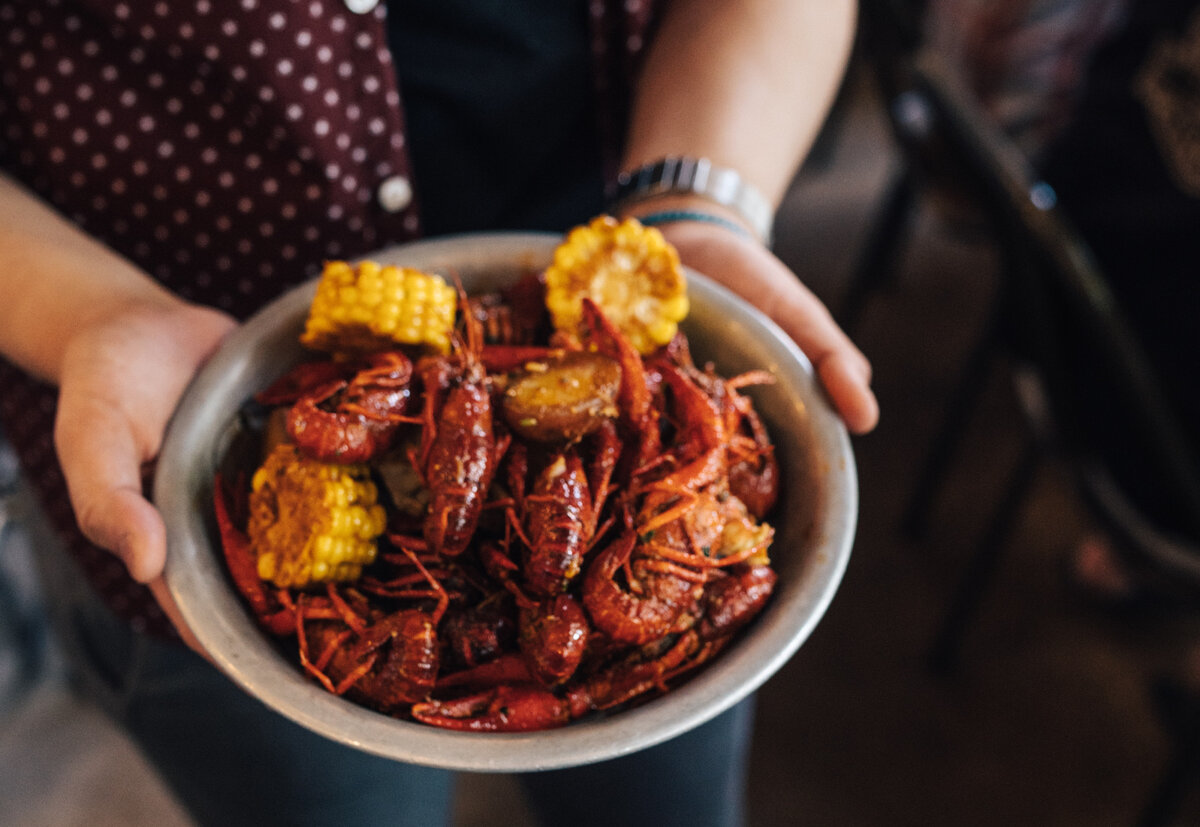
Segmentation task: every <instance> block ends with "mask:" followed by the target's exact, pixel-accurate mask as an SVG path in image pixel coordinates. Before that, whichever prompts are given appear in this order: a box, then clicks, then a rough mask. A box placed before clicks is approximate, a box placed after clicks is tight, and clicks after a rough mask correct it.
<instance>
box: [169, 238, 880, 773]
mask: <svg viewBox="0 0 1200 827" xmlns="http://www.w3.org/2000/svg"><path fill="white" fill-rule="evenodd" d="M561 240H562V236H561V235H559V234H555V233H530V232H492V233H470V234H461V235H455V236H445V237H440V238H435V239H425V240H421V241H416V242H412V243H408V244H400V245H394V246H390V247H386V248H383V249H381V250H379V251H376V252H374V253H369V254H367V255H364V256H358V257H355V259H354V260H364V259H370V260H375V261H380V262H385V263H395V264H404V265H407V266H412V267H418V268H426V269H432V270H439V269H443V268H446V267H449V268H451V269H453V268H454V267H456V266H461V264H456V262H460V263H461V261H463V260H464V259H465V258H467V257H470V256H476V257H482V258H484V259H495V260H497V261H499V262H508V263H509V264H510V266H511V264H512V263H514V262H518V261H526V260H527V261H528V262H529V266H544V264H545V263H546V262H548V261H549V255H550V253H551V252H552V250H553V247H554V246H555V245H557V244H558V243H560V242H561ZM498 266H499V265H498ZM518 266H519V265H518ZM687 277H688V279H689V295H690V297H691V300H692V304H693V307H697V306H701V307H709V308H714V309H716V308H719V309H720V313H721V315H722V316H728V318H730V319H731V320H733V322H731V323H736V324H740V325H742V326H743V328H744V326H746V325H749V326H750V327H752V328H754V332H755V333H756V334H759V335H760V336H761V337H762V339H761V341H755V343H754V344H755V346H756V347H761V348H763V349H764V350H766V351H768V352H769V353H770V354H772V357H773V361H774V362H775V364H773V365H772V366H771V368H772V369H774V370H776V371H780V370H783V371H785V372H786V374H787V376H788V378H789V381H790V383H792V384H791V385H789V387H790V388H792V389H793V390H794V389H796V388H799V389H801V390H803V391H804V392H805V398H804V399H803V401H802V402H801V403H797V404H800V406H801V407H802V408H803V410H797V411H794V412H792V411H789V415H790V414H791V413H795V414H796V415H797V416H803V417H806V418H807V419H808V421H810V422H811V423H812V430H811V433H810V434H809V438H811V439H813V440H815V443H814V444H813V445H811V446H810V448H811V450H813V451H815V452H817V453H818V458H819V460H820V461H821V462H822V463H823V464H824V467H823V469H822V480H823V481H824V490H823V491H822V496H823V497H825V498H827V500H828V502H827V504H826V507H825V508H824V509H823V510H822V515H821V519H819V520H818V521H817V524H815V525H812V526H809V527H808V531H810V532H811V533H812V535H813V536H812V538H810V542H811V544H812V548H811V549H810V550H809V558H810V559H808V560H806V561H805V563H804V566H805V569H804V570H805V572H806V575H805V582H804V583H803V584H801V586H800V589H799V591H797V592H795V593H789V595H790V596H789V598H788V599H789V600H791V601H793V602H794V606H791V605H789V609H794V611H791V612H790V613H789V614H787V615H786V616H781V615H780V614H776V615H774V616H772V617H771V618H770V619H769V620H768V619H767V618H765V617H760V618H759V619H758V620H756V631H755V633H754V635H753V636H748V637H745V638H743V639H741V640H740V641H739V642H738V643H737V644H736V645H734V646H731V647H729V648H728V649H727V650H726V651H724V652H723V653H722V654H721V656H720V657H719V658H717V659H715V660H714V661H713V662H712V663H709V664H706V665H705V667H704V669H703V670H702V671H701V672H699V673H697V674H696V675H695V676H694V677H692V678H691V679H690V680H689V681H687V682H686V683H684V684H683V685H681V686H679V687H678V688H675V689H672V691H671V692H670V693H667V694H666V695H664V696H662V697H659V698H655V699H653V700H649V701H647V702H645V703H643V704H640V705H638V706H636V707H634V708H631V709H626V710H622V711H620V712H619V713H617V714H614V715H611V716H604V717H600V716H597V717H591V718H585V719H581V720H578V721H574V722H572V723H571V724H570V725H568V726H566V727H561V728H558V729H553V730H542V731H537V732H531V733H487V734H479V733H469V732H456V731H450V730H444V729H438V728H434V727H429V726H426V725H422V724H417V723H413V722H408V721H403V720H399V719H396V718H391V717H389V716H386V715H383V714H380V713H377V712H374V711H372V710H369V709H367V708H366V707H362V706H359V705H357V704H354V703H352V702H349V701H346V700H345V699H343V698H339V697H336V696H334V695H331V694H329V693H327V692H325V691H324V690H322V689H320V687H318V686H317V685H316V684H315V683H314V682H312V681H310V680H308V679H307V678H306V677H304V676H303V675H302V673H301V670H299V669H298V668H296V666H295V665H294V664H292V663H289V662H288V661H286V660H285V659H284V658H283V657H282V656H280V655H279V654H278V653H277V652H276V650H275V648H274V646H273V645H272V644H271V642H270V641H269V640H268V639H267V638H266V636H265V635H263V633H261V632H260V631H259V630H258V628H257V627H256V626H255V625H254V623H253V621H252V619H251V618H250V617H249V615H248V614H247V613H246V611H245V609H244V607H243V606H242V604H241V602H240V598H239V597H238V596H237V595H236V594H235V593H234V591H233V589H232V588H230V587H229V586H228V583H227V580H226V579H225V578H226V575H225V572H224V567H223V562H220V561H219V560H218V559H217V558H219V557H220V556H221V555H220V554H219V552H217V551H216V549H215V548H213V547H212V542H211V533H210V531H209V528H208V521H209V519H210V518H209V517H208V516H207V514H206V512H207V511H211V495H210V494H206V492H210V491H211V476H212V471H213V469H214V468H215V467H216V462H217V457H218V456H219V455H220V454H221V453H222V452H223V447H222V445H221V443H220V439H218V441H217V443H216V444H214V443H213V440H212V431H213V428H212V426H211V424H210V420H211V419H212V418H213V415H212V414H211V413H208V412H209V411H211V410H212V408H213V405H214V404H215V403H214V402H213V400H221V399H228V398H231V395H236V393H238V390H237V389H238V383H239V381H244V380H245V377H246V376H248V375H250V374H251V373H252V372H253V369H254V360H253V358H252V355H253V351H254V350H256V349H262V348H264V347H266V346H268V345H269V344H270V343H271V342H272V341H273V342H274V343H275V345H276V346H279V343H280V342H281V341H287V337H288V336H289V335H291V334H290V333H288V331H290V330H292V329H293V328H294V322H295V319H296V315H297V312H299V313H300V314H301V315H300V319H301V320H302V319H303V313H304V312H305V311H306V310H307V308H308V305H309V304H310V303H311V297H312V295H313V293H314V291H315V284H316V279H313V280H310V281H307V282H305V283H303V284H300V285H298V286H296V287H294V288H291V289H289V290H288V291H286V292H284V293H282V294H280V296H279V297H277V298H276V299H275V300H273V301H272V302H270V303H269V304H267V305H265V306H264V307H263V308H262V309H261V310H260V311H259V312H257V313H256V314H254V315H253V316H251V317H250V318H249V319H248V320H247V321H246V323H245V324H243V325H241V326H239V327H238V328H237V329H235V330H234V331H233V332H232V333H231V334H230V335H229V336H228V337H227V338H226V340H225V341H224V342H223V343H222V344H221V346H220V347H219V348H218V350H217V352H216V353H215V354H214V355H213V356H212V358H210V359H209V360H208V362H206V364H205V365H204V366H203V367H202V368H201V369H200V370H199V371H198V373H197V374H196V376H195V377H194V379H193V380H192V382H191V383H190V384H189V386H188V387H187V389H186V390H185V392H184V395H183V397H182V398H181V400H180V403H179V405H178V407H177V409H176V411H175V414H174V415H173V417H172V419H171V421H170V423H169V425H168V429H167V432H166V435H165V437H164V441H163V446H162V450H161V452H160V456H159V461H158V466H157V471H156V476H155V480H154V501H155V504H156V505H157V506H158V508H159V510H160V511H161V513H162V514H163V518H164V521H165V523H166V527H167V547H168V551H167V563H166V569H165V580H166V585H167V588H168V590H169V592H170V594H171V596H172V597H173V598H174V599H175V602H176V604H177V605H178V608H179V611H180V613H181V615H182V617H183V620H184V622H185V623H186V624H187V625H188V626H189V628H190V629H191V630H192V632H193V633H194V634H196V636H197V638H198V639H199V640H200V642H201V643H202V644H203V645H204V646H205V648H206V650H207V651H208V654H209V657H210V658H211V660H212V661H213V662H214V663H215V664H216V666H217V667H218V668H219V669H220V670H221V671H222V672H224V673H225V674H226V675H227V676H228V677H229V678H230V679H231V680H233V681H234V682H235V683H236V684H238V685H239V686H240V687H241V688H242V689H243V690H244V691H246V692H248V693H249V694H251V695H253V696H255V697H257V698H258V699H259V700H260V701H262V702H263V703H265V704H266V705H267V706H268V707H270V708H272V709H274V710H275V711H276V712H278V713H280V714H282V715H284V716H285V717H288V718H290V719H292V720H293V721H295V722H297V723H299V724H301V725H302V726H305V727H307V728H308V729H310V730H313V731H315V732H317V733H320V734H322V735H325V736H326V737H329V738H331V739H333V740H335V741H339V742H341V743H344V744H347V745H349V746H353V747H356V748H358V749H361V750H364V751H367V752H370V753H374V754H376V755H379V756H383V757H388V758H392V759H396V760H400V761H406V762H409V763H416V764H422V765H426V766H431V767H440V768H445V769H453V770H462V771H479V772H501V771H502V772H521V771H535V770H546V769H556V768H563V767H567V766H578V765H582V764H588V763H593V762H596V761H602V760H607V759H610V758H615V757H618V756H621V755H626V754H629V753H632V752H635V751H638V750H641V749H645V748H647V747H650V746H653V745H655V744H658V743H661V742H663V741H666V740H668V739H670V738H673V737H675V736H677V735H680V734H682V733H684V732H686V731H688V730H690V729H692V728H694V727H696V726H699V725H700V724H702V723H705V722H706V721H708V720H710V719H711V718H713V717H715V716H716V715H718V714H720V713H722V712H724V711H726V710H727V709H729V708H730V707H732V706H733V705H734V704H736V703H738V702H739V701H741V700H743V699H744V698H745V697H747V696H748V695H750V694H751V693H752V692H754V691H755V690H757V689H758V688H759V687H760V686H761V685H762V684H763V683H764V682H765V681H766V680H767V679H768V678H770V677H771V676H772V675H773V674H775V672H777V671H778V670H779V669H780V668H781V667H782V666H783V665H784V664H785V663H786V662H787V661H788V660H789V659H790V658H791V657H792V656H793V655H794V654H795V652H796V651H797V650H798V649H799V647H800V646H801V645H802V644H803V643H804V641H805V640H807V638H808V637H809V635H810V634H811V633H812V631H813V629H814V628H815V627H816V625H817V624H818V622H819V621H820V620H821V618H822V617H823V615H824V614H825V611H826V609H827V608H828V606H829V604H830V603H831V601H832V599H833V596H834V594H835V592H836V590H837V588H838V586H839V585H840V582H841V580H842V577H843V575H844V573H845V570H846V568H847V565H848V561H849V556H850V551H851V547H852V545H853V541H854V534H855V528H856V524H857V518H858V485H857V472H856V467H855V462H854V454H853V450H852V447H851V444H850V438H849V434H848V433H847V431H846V429H845V427H844V425H843V423H842V422H841V420H840V418H838V417H837V415H836V413H834V411H833V409H832V407H831V406H830V405H829V404H828V402H827V401H826V399H825V396H824V392H823V391H822V390H821V388H820V386H819V384H818V383H817V382H816V380H815V379H814V375H813V371H812V366H811V364H810V362H809V361H808V359H807V358H806V357H805V356H804V354H803V353H802V352H801V351H800V349H799V347H798V346H797V345H796V344H795V343H794V342H793V341H792V340H791V339H790V338H789V337H788V336H787V335H786V334H785V333H784V332H783V331H782V330H781V329H780V328H779V327H778V326H777V325H776V324H775V323H774V322H772V321H771V320H770V319H769V318H768V317H766V316H765V315H764V314H762V313H761V312H760V311H758V310H756V309H754V308H753V307H751V306H750V305H749V304H747V303H746V302H745V301H744V300H742V299H740V298H739V297H737V296H736V295H735V294H733V293H732V292H731V291H729V290H728V289H727V288H725V287H723V286H721V285H719V284H717V283H716V282H714V281H712V280H711V279H708V278H707V277H705V276H703V275H701V274H699V273H697V272H696V271H694V270H690V269H689V270H688V271H687ZM291 338H292V339H293V340H294V338H295V337H294V335H293V336H291ZM245 398H246V396H245V395H243V396H242V397H241V401H244V400H245ZM797 399H799V397H797ZM241 401H239V403H238V405H237V406H236V407H235V408H234V410H233V411H232V412H227V422H228V417H231V416H236V408H237V407H240V404H241ZM788 401H789V402H791V401H792V400H791V399H790V398H789V400H788ZM218 584H225V585H224V586H223V589H222V587H221V586H220V585H218ZM777 596H778V595H777ZM764 614H767V613H764ZM248 634H253V635H254V636H255V637H257V638H258V639H261V640H262V641H263V643H264V644H265V645H264V646H262V647H250V648H246V647H244V646H243V645H242V644H243V642H244V641H245V640H246V639H247V638H246V636H247V635H248Z"/></svg>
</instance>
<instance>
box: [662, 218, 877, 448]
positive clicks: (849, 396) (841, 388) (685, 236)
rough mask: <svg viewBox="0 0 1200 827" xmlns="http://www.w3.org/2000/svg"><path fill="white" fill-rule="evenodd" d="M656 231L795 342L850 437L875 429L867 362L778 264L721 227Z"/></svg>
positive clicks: (674, 226)
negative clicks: (850, 434) (847, 429)
mask: <svg viewBox="0 0 1200 827" xmlns="http://www.w3.org/2000/svg"><path fill="white" fill-rule="evenodd" d="M659 229H660V230H661V231H662V234H663V236H664V237H665V238H666V239H667V241H669V242H671V243H672V244H673V245H674V246H675V248H676V249H677V250H678V251H679V255H680V258H681V259H682V261H683V263H684V264H686V265H687V266H689V267H691V268H693V269H694V270H696V271H698V272H701V273H703V274H704V275H706V276H708V277H709V278H712V279H713V280H715V281H717V282H720V283H721V284H723V285H725V286H726V287H728V288H729V289H730V290H732V291H733V292H735V293H737V294H738V295H740V296H741V297H742V298H744V299H746V300H747V301H749V302H750V303H751V304H753V305H754V306H755V307H757V308H758V309H760V310H762V311H763V312H764V313H766V314H767V315H768V316H769V317H770V318H771V319H772V320H774V321H775V323H776V324H778V325H779V326H780V327H781V328H783V330H784V332H785V333H787V334H788V335H789V336H791V337H792V339H793V340H795V342H796V344H798V345H799V346H800V349H801V350H803V351H804V353H805V355H807V356H808V358H809V361H811V362H812V365H813V370H815V371H816V374H817V376H818V378H819V379H820V380H821V383H822V384H823V385H824V386H825V390H826V391H827V392H828V394H829V398H830V400H831V401H832V403H833V406H834V408H835V409H836V410H837V412H838V413H839V414H840V415H841V417H842V419H843V420H844V421H845V423H846V427H847V428H849V429H850V431H851V432H852V433H855V434H865V433H867V432H868V431H870V430H872V429H873V428H874V427H875V425H876V423H877V422H878V421H879V404H878V402H877V401H876V399H875V394H874V393H873V392H872V391H871V363H870V362H869V361H868V360H867V357H866V356H864V355H863V353H862V351H860V350H859V349H858V348H857V347H856V346H855V345H854V343H853V342H851V341H850V339H849V337H848V336H846V334H845V333H844V332H843V331H842V329H841V328H840V327H838V325H837V322H835V321H834V320H833V316H832V315H830V313H829V310H828V309H827V308H826V307H825V305H824V304H823V303H822V302H821V300H820V299H818V298H817V297H816V296H815V295H814V294H813V293H812V291H811V290H809V289H808V288H807V287H805V286H804V284H803V283H801V281H800V279H799V278H797V277H796V274H795V273H793V272H792V271H791V270H790V269H788V267H787V266H786V265H785V264H784V263H783V262H782V261H780V260H779V259H778V258H776V257H775V256H774V255H773V254H772V253H771V252H770V251H769V250H768V249H766V248H765V247H764V246H763V245H762V244H760V243H758V242H757V241H754V240H752V239H750V238H748V237H743V236H740V235H738V234H736V233H734V232H732V231H730V230H729V229H727V228H724V227H719V226H715V225H709V224H704V223H701V222H695V221H681V222H676V223H671V224H664V225H662V226H661V227H659Z"/></svg>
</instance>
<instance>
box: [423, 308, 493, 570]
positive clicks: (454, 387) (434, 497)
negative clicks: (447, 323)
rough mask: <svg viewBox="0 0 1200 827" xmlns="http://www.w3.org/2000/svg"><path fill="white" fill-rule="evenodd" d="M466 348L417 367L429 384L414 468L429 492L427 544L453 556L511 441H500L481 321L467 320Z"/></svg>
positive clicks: (465, 541) (464, 539) (462, 543)
mask: <svg viewBox="0 0 1200 827" xmlns="http://www.w3.org/2000/svg"><path fill="white" fill-rule="evenodd" d="M465 320H466V321H465V323H466V328H467V345H466V347H463V345H462V343H461V340H456V351H455V352H454V353H452V354H451V355H449V356H439V357H426V358H425V359H423V360H422V361H421V362H420V363H419V365H418V370H419V372H420V374H421V378H422V381H423V383H424V386H425V407H424V412H423V415H422V424H423V426H424V435H423V438H422V444H421V449H420V456H419V457H417V458H416V459H415V460H414V464H415V465H416V466H417V467H418V469H419V470H420V471H421V476H422V478H423V479H424V481H425V485H426V487H427V488H428V489H429V492H430V501H429V509H428V511H427V513H426V516H425V521H424V525H423V535H424V538H425V543H426V546H427V547H428V548H429V549H430V550H431V551H435V552H438V553H440V554H444V555H447V556H450V557H456V556H458V555H459V554H462V552H463V551H464V550H465V549H466V547H467V545H468V544H469V543H470V541H471V538H472V536H474V534H475V528H476V526H477V525H478V523H479V515H480V513H481V512H482V510H483V503H484V499H485V498H486V496H487V490H488V487H489V486H490V485H491V482H492V477H493V476H494V474H495V472H496V466H497V465H498V464H499V461H500V457H501V456H502V455H503V453H504V450H505V449H506V447H507V444H508V443H507V440H500V441H498V440H497V439H496V435H495V431H494V427H493V411H492V397H491V382H490V381H489V379H488V376H487V371H486V370H485V369H484V366H483V364H482V363H481V362H480V360H479V358H478V353H479V351H480V348H481V347H482V345H481V341H480V338H481V333H480V331H479V323H478V321H477V320H475V319H473V318H472V317H471V316H470V315H467V316H466V317H465Z"/></svg>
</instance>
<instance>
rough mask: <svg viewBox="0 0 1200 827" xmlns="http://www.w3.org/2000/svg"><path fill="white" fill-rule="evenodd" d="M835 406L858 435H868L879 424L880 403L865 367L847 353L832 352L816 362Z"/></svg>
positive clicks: (822, 380) (820, 376)
mask: <svg viewBox="0 0 1200 827" xmlns="http://www.w3.org/2000/svg"><path fill="white" fill-rule="evenodd" d="M814 367H815V369H816V372H817V376H818V378H820V380H821V384H822V385H824V386H825V390H826V391H827V392H828V394H829V398H830V400H831V401H832V402H833V406H834V408H835V409H837V412H838V414H840V415H841V417H842V419H843V420H844V421H845V423H846V427H847V428H849V429H850V432H851V433H854V434H865V433H867V432H869V431H871V430H872V429H874V427H875V426H876V425H877V424H878V423H879V402H878V400H876V399H875V394H874V393H872V391H871V388H870V386H869V385H867V383H866V380H865V379H864V377H863V374H862V371H861V368H860V367H859V366H858V364H857V362H856V361H855V360H853V359H850V358H847V355H846V354H845V353H843V352H840V351H839V352H829V353H827V354H826V356H825V358H823V359H821V360H820V361H818V362H816V363H815V365H814Z"/></svg>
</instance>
